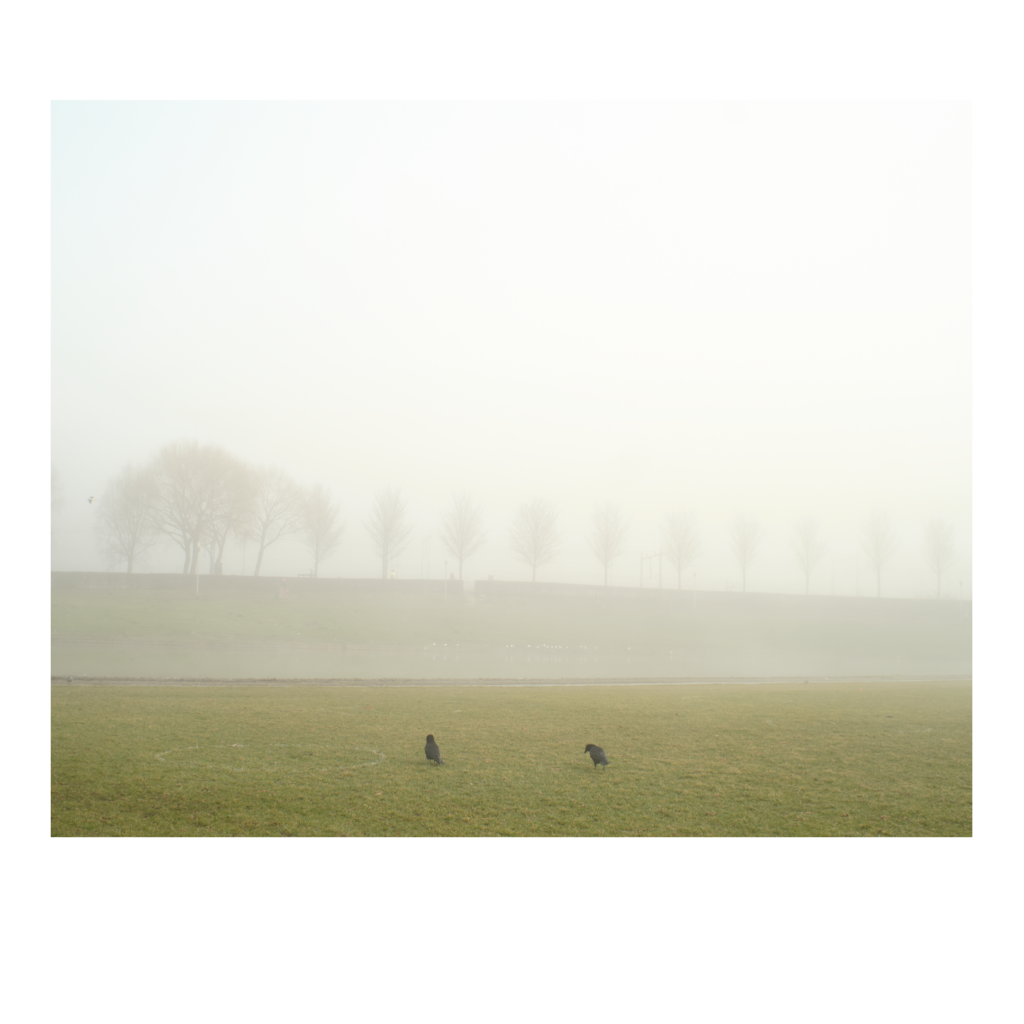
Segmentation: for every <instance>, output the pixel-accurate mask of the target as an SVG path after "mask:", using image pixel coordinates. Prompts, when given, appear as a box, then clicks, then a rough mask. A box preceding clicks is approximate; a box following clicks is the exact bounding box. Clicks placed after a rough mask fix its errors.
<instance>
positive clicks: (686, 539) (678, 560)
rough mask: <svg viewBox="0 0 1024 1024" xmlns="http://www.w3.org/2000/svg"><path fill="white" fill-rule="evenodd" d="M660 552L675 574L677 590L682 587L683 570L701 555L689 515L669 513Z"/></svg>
mask: <svg viewBox="0 0 1024 1024" xmlns="http://www.w3.org/2000/svg"><path fill="white" fill-rule="evenodd" d="M661 536H662V550H663V551H664V552H665V557H666V558H667V559H668V564H669V565H671V566H672V567H673V568H674V569H675V570H676V573H677V584H678V587H677V589H679V590H682V587H683V570H684V569H685V568H686V567H687V566H689V565H692V564H693V562H694V561H696V559H697V557H698V556H699V555H700V553H701V545H700V537H699V536H698V534H697V530H696V528H695V527H694V525H693V521H692V519H691V518H690V516H689V515H685V514H683V513H681V512H673V513H670V514H669V516H668V519H667V520H666V521H665V526H664V528H663V529H662V535H661Z"/></svg>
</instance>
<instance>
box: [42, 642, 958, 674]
mask: <svg viewBox="0 0 1024 1024" xmlns="http://www.w3.org/2000/svg"><path fill="white" fill-rule="evenodd" d="M50 657H51V669H50V670H51V674H52V675H55V676H79V677H81V676H93V677H102V676H112V677H129V678H139V679H401V678H407V679H622V678H650V679H658V678H662V679H664V678H671V677H676V678H678V677H700V676H705V677H716V676H718V677H721V676H801V675H806V676H816V677H818V678H820V677H822V676H844V675H846V676H910V675H920V676H944V675H965V676H966V675H969V674H970V671H971V666H970V662H969V660H968V661H965V663H964V664H962V665H961V664H951V663H950V662H949V660H948V659H930V658H928V657H921V656H918V657H916V658H906V659H904V658H900V657H896V658H893V657H879V656H861V655H854V656H849V655H838V656H822V655H820V654H818V655H815V654H809V655H807V656H793V655H785V656H783V655H780V654H778V653H776V652H772V651H756V650H749V649H748V650H744V651H736V652H725V653H723V652H716V653H714V654H707V655H703V656H701V655H697V654H691V653H676V654H644V653H635V652H625V653H607V654H595V653H594V652H579V651H571V650H567V649H564V648H563V649H557V648H547V649H545V648H534V649H526V648H514V649H504V650H502V649H490V650H480V649H461V650H454V649H449V650H432V649H423V648H391V649H384V648H372V649H367V648H352V647H348V648H344V647H340V646H339V647H332V646H327V645H316V646H315V645H308V646H301V645H290V644H267V645H251V646H246V645H240V644H239V645H236V644H174V643H167V644H162V643H82V642H78V643H75V642H70V643H54V644H52V645H51V650H50Z"/></svg>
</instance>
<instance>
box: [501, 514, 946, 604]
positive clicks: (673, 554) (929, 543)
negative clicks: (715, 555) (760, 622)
mask: <svg viewBox="0 0 1024 1024" xmlns="http://www.w3.org/2000/svg"><path fill="white" fill-rule="evenodd" d="M627 533H628V525H627V523H626V521H625V519H624V518H623V516H622V513H621V512H620V511H619V510H618V509H616V508H614V507H613V506H612V505H603V506H601V507H600V508H598V509H597V511H596V512H595V513H594V518H593V523H592V529H591V532H590V534H589V536H588V537H587V543H588V544H589V545H590V549H591V551H593V553H594V555H595V557H596V558H597V560H598V561H599V562H600V563H601V566H602V567H603V569H604V583H605V586H607V585H608V569H609V567H610V566H611V564H612V562H614V561H615V559H616V558H618V557H619V556H620V555H621V554H622V553H623V550H624V549H625V544H626V536H627ZM762 539H763V531H762V530H761V527H760V526H759V525H758V524H757V523H756V522H754V521H753V520H752V519H748V518H747V517H745V516H741V517H739V518H738V519H736V520H735V521H734V522H733V524H732V532H731V538H730V540H731V546H732V552H733V555H734V556H735V558H736V563H737V565H738V566H739V569H740V574H741V577H742V581H743V582H742V586H743V590H744V591H746V589H747V570H748V569H749V568H750V566H751V564H752V563H753V561H754V557H755V555H756V554H757V549H758V547H759V546H760V543H761V540H762ZM511 545H512V550H513V551H514V552H515V553H516V554H517V555H518V556H519V557H520V558H521V559H522V560H523V561H525V562H526V563H527V564H528V565H530V567H531V569H532V570H533V578H534V579H536V578H537V566H538V565H541V564H542V563H544V562H547V561H550V560H551V559H552V558H553V557H554V555H555V553H556V551H557V547H558V535H557V529H556V515H555V511H554V509H553V508H552V507H551V506H550V505H549V504H548V503H547V502H544V501H539V500H538V501H534V502H531V503H529V504H526V505H523V506H522V507H521V508H520V509H519V511H518V513H517V514H516V518H515V520H514V521H513V524H512V530H511ZM790 547H791V550H792V552H793V556H794V558H795V559H796V562H797V565H798V566H799V568H800V571H801V573H803V576H804V592H805V593H807V594H809V593H810V589H811V573H812V572H813V571H814V569H815V568H816V567H817V565H818V564H819V563H820V561H821V559H822V557H823V556H824V554H825V552H826V551H827V550H828V548H827V546H826V544H825V542H824V541H823V540H822V539H821V538H820V537H819V535H818V525H817V523H815V522H814V521H813V520H810V519H806V520H804V521H803V522H801V523H799V524H798V525H797V526H796V528H795V529H794V531H793V534H792V537H791V538H790ZM896 547H897V543H896V538H895V534H894V532H893V529H892V527H891V525H890V523H889V520H888V519H887V518H885V517H884V516H875V517H873V518H872V519H870V520H869V521H868V522H867V523H866V524H865V526H864V528H863V531H862V533H861V549H862V551H863V553H864V556H865V558H866V560H867V563H868V565H869V566H870V567H871V569H872V570H873V571H874V573H875V581H876V594H877V596H878V597H881V596H882V569H883V568H884V566H885V565H886V563H887V562H888V561H889V560H890V558H891V556H892V555H893V553H894V552H895V550H896ZM701 550H702V549H701V542H700V537H699V536H698V534H697V531H696V529H695V527H694V525H693V521H692V519H691V518H690V517H689V516H687V515H684V514H683V513H678V512H676V513H671V514H670V515H669V516H668V517H667V518H666V520H665V523H664V525H663V527H662V546H661V552H660V553H661V554H662V555H663V556H664V557H665V559H666V560H667V561H668V563H669V565H671V566H672V567H673V568H674V569H675V570H676V574H677V584H676V585H677V587H679V588H682V584H683V572H684V571H685V570H686V569H687V568H689V567H690V566H691V565H692V564H693V563H694V562H695V561H696V560H697V558H698V557H699V555H700V554H701ZM925 556H926V559H927V561H928V565H929V567H930V568H931V570H932V571H933V572H934V573H935V577H936V579H935V593H936V596H939V595H941V593H942V574H943V573H944V572H945V571H946V570H947V569H948V568H949V567H950V565H952V563H953V528H952V527H951V526H949V525H948V524H947V523H944V522H942V521H941V520H937V519H933V520H932V521H931V522H929V523H928V525H927V527H926V528H925Z"/></svg>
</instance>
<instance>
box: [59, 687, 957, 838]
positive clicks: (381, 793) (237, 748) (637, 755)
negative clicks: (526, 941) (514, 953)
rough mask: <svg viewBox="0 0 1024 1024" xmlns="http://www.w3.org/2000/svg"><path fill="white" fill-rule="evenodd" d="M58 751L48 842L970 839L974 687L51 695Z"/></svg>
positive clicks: (91, 690) (103, 691)
mask: <svg viewBox="0 0 1024 1024" xmlns="http://www.w3.org/2000/svg"><path fill="white" fill-rule="evenodd" d="M427 732H433V733H434V734H435V735H436V737H437V740H438V742H439V743H440V745H441V750H442V753H443V756H444V758H445V761H446V762H447V763H446V764H445V765H444V766H443V767H440V768H438V767H436V766H433V765H430V764H428V763H427V762H426V760H425V758H424V756H423V752H422V748H423V741H424V737H425V735H426V733H427ZM587 742H595V743H599V744H601V745H602V746H604V747H605V749H606V750H607V752H608V756H609V759H610V761H611V766H610V767H609V768H607V769H600V768H598V769H595V768H594V767H593V766H592V765H591V762H590V759H589V758H588V757H586V756H585V755H584V754H583V747H584V744H585V743H587ZM51 751H52V753H51V763H52V787H51V794H52V833H53V835H55V836H72V835H107V836H116V835H159V836H171V835H220V836H233V835H260V836H263V835H353V836H355V835H372V836H387V835H417V836H480V835H533V836H566V835H590V836H600V835H607V836H616V835H660V836H683V835H844V836H852V835H905V836H906V835H941V836H953V835H960V836H969V835H970V834H971V829H972V824H971V822H972V817H971V814H972V812H971V687H970V685H969V684H963V683H927V684H926V683H917V684H912V683H906V684H895V683H888V684H868V683H863V684H839V683H832V684H816V683H811V684H808V685H804V684H773V685H759V686H742V685H732V686H709V685H701V686H644V685H637V686H630V687H572V688H533V687H523V688H506V687H472V688H468V687H445V686H439V687H428V688H415V687H409V688H383V687H378V688H375V687H355V686H348V687H293V688H287V687H274V688H259V687H244V686H238V687H148V688H147V687H127V686H125V687H114V686H106V687H76V686H71V687H64V686H59V687H54V688H53V690H52V747H51Z"/></svg>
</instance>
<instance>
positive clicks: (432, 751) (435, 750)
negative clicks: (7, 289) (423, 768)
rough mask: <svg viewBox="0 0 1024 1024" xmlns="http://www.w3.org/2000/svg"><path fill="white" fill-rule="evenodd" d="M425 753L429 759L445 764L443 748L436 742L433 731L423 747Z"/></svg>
mask: <svg viewBox="0 0 1024 1024" xmlns="http://www.w3.org/2000/svg"><path fill="white" fill-rule="evenodd" d="M423 753H424V754H426V755H427V760H428V761H436V762H437V763H438V764H444V761H442V760H441V748H440V747H439V746H438V745H437V744H436V743H435V742H434V734H433V733H431V734H430V735H429V736H428V737H427V745H426V746H425V747H424V748H423Z"/></svg>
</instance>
